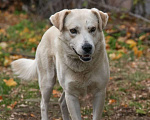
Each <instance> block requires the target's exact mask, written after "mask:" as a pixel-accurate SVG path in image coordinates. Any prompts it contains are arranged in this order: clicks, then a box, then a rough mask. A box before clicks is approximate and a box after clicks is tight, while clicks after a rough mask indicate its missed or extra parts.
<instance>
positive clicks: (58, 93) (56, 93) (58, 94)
mask: <svg viewBox="0 0 150 120" xmlns="http://www.w3.org/2000/svg"><path fill="white" fill-rule="evenodd" d="M53 96H54V97H55V98H57V97H60V96H61V93H60V92H59V91H57V90H53Z"/></svg>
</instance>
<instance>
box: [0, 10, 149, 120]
mask: <svg viewBox="0 0 150 120" xmlns="http://www.w3.org/2000/svg"><path fill="white" fill-rule="evenodd" d="M49 27H51V26H50V24H49V21H48V19H42V18H41V17H39V16H36V15H28V14H27V13H25V12H20V11H13V12H8V11H0V120H5V119H6V120H39V119H40V96H41V94H40V90H39V87H38V82H37V80H35V81H30V82H25V81H22V80H20V79H18V78H17V77H15V76H14V75H13V74H12V71H11V68H10V63H11V62H12V61H13V60H16V59H19V58H23V57H24V58H31V59H34V55H35V51H36V47H37V45H38V44H39V42H40V39H41V37H42V35H43V33H44V32H45V31H46V30H47V29H48V28H49ZM147 28H150V24H147V23H144V22H143V21H139V20H137V19H135V18H131V17H130V16H129V15H126V14H123V15H116V14H115V13H114V14H113V13H111V14H110V19H109V22H108V25H107V27H106V29H105V31H104V33H105V37H106V49H107V53H108V56H109V60H110V73H111V76H110V81H109V84H108V87H107V96H106V101H105V107H104V112H103V120H150V31H148V29H147ZM61 92H62V88H61V87H60V86H59V84H58V83H57V85H56V86H55V88H54V90H53V95H52V97H51V99H50V101H51V103H50V104H49V106H50V107H49V108H50V110H49V117H51V119H52V120H62V118H61V112H60V108H59V103H58V99H59V97H60V95H61ZM81 113H82V118H83V120H91V118H92V109H91V105H87V106H86V107H82V108H81Z"/></svg>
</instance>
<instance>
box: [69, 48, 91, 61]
mask: <svg viewBox="0 0 150 120" xmlns="http://www.w3.org/2000/svg"><path fill="white" fill-rule="evenodd" d="M72 49H73V51H74V52H75V53H76V54H77V55H78V56H79V58H80V60H82V61H83V62H88V61H90V60H92V57H91V55H90V54H85V55H80V54H79V53H77V51H76V50H75V49H74V48H72Z"/></svg>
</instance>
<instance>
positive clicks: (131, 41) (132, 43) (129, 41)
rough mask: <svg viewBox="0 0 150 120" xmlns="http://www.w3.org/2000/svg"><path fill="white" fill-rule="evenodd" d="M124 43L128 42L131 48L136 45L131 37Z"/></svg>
mask: <svg viewBox="0 0 150 120" xmlns="http://www.w3.org/2000/svg"><path fill="white" fill-rule="evenodd" d="M126 43H127V44H129V45H130V47H131V48H133V47H135V46H136V45H137V43H136V42H135V41H134V40H132V39H129V40H127V41H126Z"/></svg>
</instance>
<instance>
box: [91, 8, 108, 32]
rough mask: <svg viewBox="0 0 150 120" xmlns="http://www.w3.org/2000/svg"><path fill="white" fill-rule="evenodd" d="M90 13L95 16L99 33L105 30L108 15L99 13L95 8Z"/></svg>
mask: <svg viewBox="0 0 150 120" xmlns="http://www.w3.org/2000/svg"><path fill="white" fill-rule="evenodd" d="M91 11H92V12H93V13H94V14H95V15H96V16H97V18H98V23H99V29H100V31H102V30H103V29H104V28H105V26H106V24H107V21H108V14H107V13H104V12H102V11H99V10H98V9H96V8H92V9H91Z"/></svg>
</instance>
